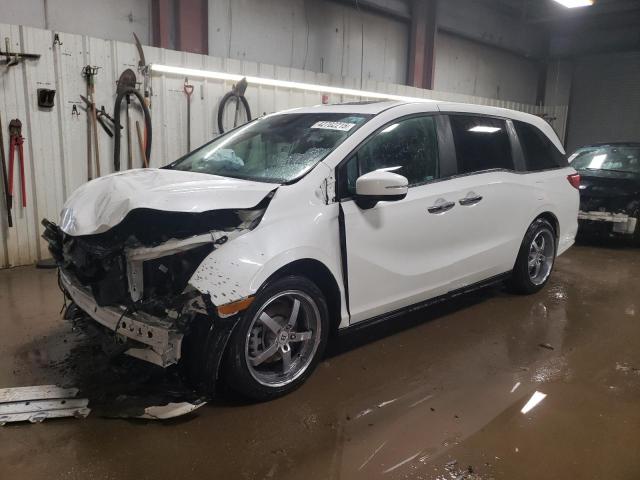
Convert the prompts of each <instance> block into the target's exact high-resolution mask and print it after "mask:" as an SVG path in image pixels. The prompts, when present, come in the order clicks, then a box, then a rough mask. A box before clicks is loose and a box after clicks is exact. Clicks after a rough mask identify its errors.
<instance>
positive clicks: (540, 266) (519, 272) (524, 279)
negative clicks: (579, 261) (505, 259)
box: [508, 218, 557, 295]
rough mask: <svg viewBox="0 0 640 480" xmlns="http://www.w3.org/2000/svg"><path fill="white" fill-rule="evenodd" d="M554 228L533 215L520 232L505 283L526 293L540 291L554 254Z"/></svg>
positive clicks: (553, 260)
mask: <svg viewBox="0 0 640 480" xmlns="http://www.w3.org/2000/svg"><path fill="white" fill-rule="evenodd" d="M556 248H557V241H556V233H555V229H554V228H553V226H552V225H551V223H549V222H548V221H547V220H545V219H544V218H538V219H536V220H535V221H534V222H533V223H532V224H531V225H529V228H528V229H527V232H526V233H525V235H524V238H523V240H522V245H521V246H520V251H519V252H518V257H517V259H516V263H515V266H514V267H513V272H512V274H511V278H510V279H509V281H508V286H509V288H510V290H511V291H513V292H514V293H518V294H521V295H529V294H532V293H536V292H538V291H540V290H541V289H542V288H543V287H544V286H545V285H546V283H547V281H548V280H549V276H550V275H551V271H552V270H553V265H554V264H555V258H556Z"/></svg>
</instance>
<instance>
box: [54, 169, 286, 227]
mask: <svg viewBox="0 0 640 480" xmlns="http://www.w3.org/2000/svg"><path fill="white" fill-rule="evenodd" d="M275 187H276V186H275V185H274V184H270V183H261V182H251V181H247V180H237V179H234V178H227V177H219V176H216V175H209V174H205V173H195V172H183V171H179V170H161V169H157V168H144V169H138V170H129V171H126V172H118V173H114V174H112V175H107V176H105V177H100V178H97V179H95V180H92V181H91V182H89V183H86V184H85V185H83V186H82V187H80V188H78V189H77V190H76V191H75V192H73V194H72V195H71V196H70V197H69V199H68V200H67V201H66V203H65V204H64V208H63V210H62V212H61V219H60V228H61V229H62V230H63V231H64V232H65V233H67V234H69V235H90V234H94V233H102V232H105V231H107V230H109V229H110V228H111V227H114V226H115V225H117V224H119V223H120V222H121V221H122V220H123V219H124V217H125V216H126V215H127V213H129V212H130V211H131V210H134V209H136V208H149V209H153V210H164V211H168V212H204V211H207V210H221V209H225V208H250V207H254V206H256V205H257V204H258V203H260V201H261V200H262V199H263V198H264V197H265V196H266V195H267V194H268V193H269V192H270V191H272V190H273V189H274V188H275Z"/></svg>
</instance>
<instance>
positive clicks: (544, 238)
mask: <svg viewBox="0 0 640 480" xmlns="http://www.w3.org/2000/svg"><path fill="white" fill-rule="evenodd" d="M554 258H555V240H554V238H553V234H552V233H551V232H550V231H549V230H546V229H544V230H540V231H539V232H538V233H536V235H535V236H534V237H533V240H532V241H531V244H530V245H529V256H528V259H527V267H528V270H529V278H530V279H531V282H533V284H535V285H541V284H543V283H544V282H545V281H546V280H547V278H548V277H549V274H550V273H551V269H552V268H553V261H554Z"/></svg>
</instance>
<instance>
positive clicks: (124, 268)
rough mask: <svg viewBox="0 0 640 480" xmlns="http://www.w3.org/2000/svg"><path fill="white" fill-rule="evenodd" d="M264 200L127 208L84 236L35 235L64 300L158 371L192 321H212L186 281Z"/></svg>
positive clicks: (173, 356)
mask: <svg viewBox="0 0 640 480" xmlns="http://www.w3.org/2000/svg"><path fill="white" fill-rule="evenodd" d="M272 196H273V193H270V194H268V195H267V196H266V197H265V198H264V199H263V200H262V201H261V202H260V203H258V205H256V206H255V207H252V208H246V209H224V210H212V211H205V212H199V213H190V212H165V211H158V210H151V209H144V208H141V209H135V210H132V211H131V212H129V214H128V215H127V216H126V217H125V218H124V220H123V221H122V222H120V223H119V224H118V225H116V226H114V227H113V228H111V229H109V230H107V231H106V232H103V233H98V234H92V235H81V236H73V235H69V234H68V233H65V232H64V231H63V229H62V228H61V227H60V226H58V225H56V224H55V223H53V222H51V221H49V220H46V219H45V220H43V221H42V224H43V226H44V227H45V231H44V233H43V238H45V239H46V240H47V242H48V243H49V251H50V252H51V255H52V256H53V258H54V259H55V261H56V263H57V265H58V267H59V272H60V282H59V283H60V286H61V288H62V290H63V292H64V294H65V296H66V297H67V298H69V299H70V300H71V301H72V302H73V303H75V304H76V305H77V306H78V307H79V308H80V309H81V310H82V311H84V312H85V313H87V314H88V315H89V316H91V317H92V318H93V319H94V320H96V321H97V322H98V323H100V324H102V325H104V326H105V327H107V328H109V329H111V330H113V331H114V334H115V335H117V336H118V337H120V339H121V340H123V341H132V348H130V349H129V350H128V351H126V353H128V354H130V355H132V356H135V357H138V358H141V359H143V360H147V361H150V362H152V363H155V364H157V365H160V366H162V367H166V366H169V365H171V364H174V363H177V362H178V360H179V359H180V356H181V343H182V339H183V337H184V335H185V333H186V332H187V330H188V326H189V324H190V323H191V322H192V321H193V318H194V317H195V316H197V315H204V316H206V317H208V318H209V319H214V318H216V317H217V313H216V308H215V307H216V306H215V305H214V304H213V303H212V301H211V298H210V297H209V295H208V294H203V293H201V292H200V291H198V290H197V289H196V288H194V287H192V286H191V285H189V279H190V278H191V276H192V275H193V273H194V272H195V271H196V269H197V268H198V266H199V265H200V264H201V263H202V261H203V260H204V259H205V258H206V257H207V256H208V255H209V254H210V253H211V252H213V251H214V250H215V249H216V248H219V247H220V246H222V245H224V244H225V243H226V242H228V241H230V240H233V239H234V238H236V237H238V236H240V235H242V234H244V233H246V232H248V231H250V230H252V229H253V228H255V227H256V226H257V225H258V223H259V222H260V220H261V218H262V216H263V214H264V212H265V210H266V207H267V205H268V204H269V202H270V200H271V198H272Z"/></svg>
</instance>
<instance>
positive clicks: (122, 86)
mask: <svg viewBox="0 0 640 480" xmlns="http://www.w3.org/2000/svg"><path fill="white" fill-rule="evenodd" d="M116 93H117V95H116V103H115V105H114V107H113V129H114V134H115V138H114V139H115V142H114V145H113V168H114V170H115V171H119V170H120V140H121V138H120V129H121V126H120V110H121V108H122V101H123V100H124V99H125V98H126V99H127V145H128V147H129V168H131V166H132V165H131V164H132V163H133V161H132V157H131V156H132V147H131V130H130V128H129V127H130V122H131V119H130V117H129V113H128V111H129V104H130V98H131V96H132V95H133V96H135V97H136V98H137V99H138V102H139V103H140V106H141V107H142V112H143V114H144V123H145V137H144V138H145V139H146V142H145V155H144V158H146V160H147V161H150V158H151V139H152V136H151V113H150V112H149V108H148V107H147V105H146V103H145V101H144V97H143V96H142V94H141V93H140V91H139V90H138V89H137V88H136V74H135V73H134V71H133V70H131V69H127V70H125V71H124V72H122V75H120V79H119V80H118V87H117V90H116ZM143 161H144V160H143Z"/></svg>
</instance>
